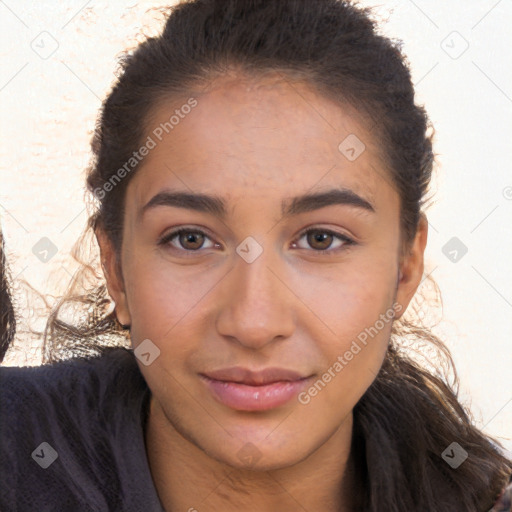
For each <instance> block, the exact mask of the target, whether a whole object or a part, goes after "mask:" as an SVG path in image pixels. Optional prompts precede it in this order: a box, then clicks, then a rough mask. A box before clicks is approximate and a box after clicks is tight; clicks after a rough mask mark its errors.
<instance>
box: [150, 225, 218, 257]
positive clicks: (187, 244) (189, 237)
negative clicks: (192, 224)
mask: <svg viewBox="0 0 512 512" xmlns="http://www.w3.org/2000/svg"><path fill="white" fill-rule="evenodd" d="M158 245H162V246H166V247H168V248H169V249H170V250H172V251H181V252H182V253H186V252H189V253H191V252H200V249H212V248H213V247H214V246H215V244H214V243H213V242H212V241H211V240H210V237H209V236H208V235H207V234H206V233H204V232H203V231H201V230H199V229H188V228H181V229H177V230H175V231H172V232H171V233H168V234H167V235H165V236H164V237H162V238H161V239H160V240H159V242H158Z"/></svg>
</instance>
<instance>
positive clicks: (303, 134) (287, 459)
mask: <svg viewBox="0 0 512 512" xmlns="http://www.w3.org/2000/svg"><path fill="white" fill-rule="evenodd" d="M195 101H197V104H195V103H194V102H193V101H191V102H189V105H190V104H195V106H193V108H190V109H189V108H181V105H185V104H187V98H185V100H184V101H183V102H182V103H179V102H178V103H176V101H174V102H169V103H168V104H166V103H161V104H160V105H159V106H158V108H157V109H156V110H155V111H154V113H153V115H152V116H151V120H150V122H149V126H150V129H149V131H148V133H147V135H148V136H150V137H151V138H152V140H153V141H154V143H155V145H154V147H153V148H152V149H150V150H149V151H148V154H147V155H146V156H145V157H144V159H143V162H142V166H141V168H140V169H139V170H138V171H137V174H136V175H135V176H134V177H133V179H132V180H131V182H130V184H129V186H128V188H127V192H126V210H125V217H124V234H123V244H122V250H121V267H122V276H123V281H121V280H119V279H116V278H115V277H114V278H112V277H111V278H110V279H109V290H110V292H111V294H112V295H113V297H114V300H115V301H116V308H117V314H118V317H119V319H120V321H121V322H122V323H127V324H130V325H131V337H132V340H133V346H134V348H137V347H139V345H140V347H141V348H140V349H139V351H137V350H136V354H138V356H139V366H140V369H141V371H142V373H143V374H144V377H145V379H146V381H147V383H148V385H149V387H150V388H151V391H152V395H153V400H154V401H155V403H157V404H158V407H160V408H161V410H162V411H163V412H164V413H165V416H166V418H167V420H168V421H169V425H170V426H172V427H173V428H175V429H176V430H177V431H178V432H179V433H180V434H181V435H183V437H185V438H186V439H188V440H189V441H191V442H192V443H194V444H195V445H196V446H197V447H199V448H200V449H201V450H202V451H203V452H206V453H208V454H209V455H211V456H212V457H214V458H215V459H217V460H220V461H223V462H226V463H228V464H231V465H233V466H243V465H244V464H245V463H246V461H247V460H249V459H250V462H251V464H252V466H251V467H255V466H256V467H257V466H260V467H262V468H270V467H280V466H287V465H291V464H294V463H296V462H298V461H300V460H303V459H304V458H305V457H307V456H308V455H310V454H312V453H314V452H315V450H317V449H318V448H319V447H320V446H322V445H323V444H324V443H325V442H326V441H327V440H328V439H329V438H330V437H331V436H333V434H334V433H335V432H336V431H337V430H338V429H339V428H340V426H341V425H343V424H344V421H345V420H346V419H347V418H351V412H352V409H353V407H354V406H355V404H356V403H357V401H358V400H359V399H360V398H361V396H362V395H363V393H364V392H365V391H366V389H367V388H368V386H369V385H370V384H371V383H372V381H373V380H374V379H375V377H376V375H377V373H378V371H379V368H380V366H381V364H382V362H383V358H384V355H385V352H386V348H387V345H388V340H389V336H390V330H391V324H392V316H393V311H394V310H396V311H398V312H399V314H401V312H403V310H404V309H405V307H406V306H407V303H408V301H409V300H410V298H411V296H412V294H413V293H414V290H415V288H416V286H417V284H418V281H419V279H420V276H421V272H422V253H423V249H424V243H425V233H423V235H422V237H420V238H421V239H418V240H419V241H418V240H416V241H415V242H414V243H413V245H412V247H411V251H410V253H408V254H409V256H408V257H406V258H405V259H401V257H400V255H401V254H402V251H401V249H402V247H401V242H400V231H399V226H400V219H399V210H400V208H399V206H400V205H399V196H398V193H397V192H396V190H395V189H394V187H393V185H392V183H391V180H390V178H389V176H388V174H387V173H386V171H385V170H384V168H383V165H382V162H381V161H379V159H378V157H377V154H376V150H375V148H374V145H373V141H372V140H371V138H370V135H369V134H368V133H367V131H365V130H364V129H363V126H362V125H361V124H360V123H359V122H358V119H357V117H356V115H355V114H354V113H353V112H349V111H348V110H347V109H344V108H342V107H340V106H339V105H337V104H336V103H333V102H331V101H329V100H327V99H325V98H324V97H322V96H319V95H318V94H316V93H315V92H313V90H312V89H310V88H308V87H307V86H306V85H301V84H298V83H293V84H291V83H288V82H286V81H282V80H279V79H277V78H275V77H274V78H267V79H260V80H258V81H250V80H245V79H242V78H237V77H234V78H233V77H232V78H223V79H221V80H218V81H217V82H215V84H214V85H212V87H211V88H210V89H209V90H208V92H206V93H203V94H201V95H198V96H195ZM176 109H178V110H179V112H178V113H176V112H175V111H176ZM173 114H176V115H178V114H179V115H178V117H179V121H178V122H176V119H177V118H175V119H173V122H172V129H170V128H169V126H171V125H169V124H168V125H167V131H168V132H169V133H166V130H162V125H161V123H166V122H169V119H170V117H171V116H172V115H173ZM159 127H160V129H158V128H159ZM155 130H156V131H155ZM155 134H158V135H159V136H158V137H157V136H156V135H155ZM356 137H357V138H356ZM160 139H161V140H160ZM340 144H341V146H340ZM362 144H364V147H363V145H362ZM149 146H153V144H151V143H150V144H149ZM178 229H183V230H184V233H182V234H179V233H178V234H174V233H175V232H176V230H178ZM418 236H419V235H418ZM100 241H101V240H100ZM102 249H103V252H104V253H106V254H108V250H107V249H105V245H104V244H102ZM109 261H113V258H110V260H109ZM111 268H113V267H111ZM111 274H112V273H111ZM148 340H149V341H148ZM270 368H272V369H278V370H276V371H268V372H267V374H265V375H255V374H251V373H250V372H260V371H262V370H267V369H270ZM221 370H225V372H222V371H221ZM286 371H288V372H294V373H293V374H286ZM208 376H209V377H210V378H208ZM235 382H237V383H235ZM263 384H265V385H263ZM247 455H249V457H248V458H247V457H246V456H247Z"/></svg>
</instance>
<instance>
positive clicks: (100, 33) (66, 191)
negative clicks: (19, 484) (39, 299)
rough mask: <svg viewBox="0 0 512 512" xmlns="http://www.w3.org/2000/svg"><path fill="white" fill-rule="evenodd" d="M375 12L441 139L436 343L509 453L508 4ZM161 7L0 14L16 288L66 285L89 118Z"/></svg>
mask: <svg viewBox="0 0 512 512" xmlns="http://www.w3.org/2000/svg"><path fill="white" fill-rule="evenodd" d="M362 3H363V4H364V5H373V2H368V1H365V2H362ZM375 3H377V2H375ZM378 4H379V5H380V6H381V7H380V8H379V9H378V10H377V12H378V13H380V15H381V16H383V17H384V18H387V19H388V22H387V24H385V25H383V28H382V30H383V31H384V32H385V33H387V34H388V35H391V36H392V37H397V38H400V39H402V40H403V41H404V51H405V53H406V54H407V55H408V57H409V60H410V63H411V68H412V72H413V78H414V81H415V83H416V89H417V96H418V101H419V102H420V103H424V104H425V105H426V107H427V110H428V112H429V114H430V117H431V119H432V121H433V123H434V126H435V128H436V147H435V150H436V152H437V153H438V158H437V160H438V180H437V190H436V196H435V200H436V202H435V204H434V205H433V206H432V207H431V208H430V209H429V220H430V239H429V244H428V247H427V262H428V272H432V275H433V277H434V278H435V279H436V281H437V282H438V284H439V286H440V288H441V292H442V295H443V299H444V308H445V309H444V320H443V322H442V324H441V325H440V327H439V328H438V330H437V332H438V333H439V334H440V335H442V336H443V338H444V339H445V340H446V342H447V344H448V346H449V347H450V349H451V350H452V352H453V355H454V358H455V361H456V364H457V369H458V371H459V374H460V379H461V399H462V401H463V402H464V403H466V404H467V405H470V407H471V411H472V413H473V414H474V416H475V420H476V422H477V424H478V425H480V426H482V427H484V429H485V430H486V431H487V432H489V433H491V434H493V435H496V436H498V437H500V438H501V439H502V440H503V442H504V444H505V445H506V446H507V447H508V449H509V450H512V440H511V438H512V370H511V369H512V350H511V339H512V336H511V335H512V321H511V319H512V315H511V312H512V270H511V268H512V267H511V266H510V261H511V260H512V243H511V241H512V236H511V235H512V233H511V223H510V219H511V209H512V200H511V199H512V188H511V187H512V173H511V172H510V171H511V162H512V145H511V143H510V141H511V140H512V139H511V135H512V133H511V132H512V126H511V119H512V116H511V114H512V99H511V97H512V85H511V84H512V66H511V62H510V57H509V48H510V47H512V35H511V32H510V30H509V27H510V24H511V22H512V4H511V3H510V2H508V1H501V2H500V1H498V2H497V1H496V0H489V1H488V0H478V1H476V0H470V1H468V0H464V1H463V0H452V1H450V2H444V1H442V0H428V1H427V0H423V1H420V0H416V1H414V2H413V1H412V0H394V1H389V0H388V1H380V2H378ZM158 5H164V4H161V3H158V2H154V1H149V0H148V1H144V2H117V1H115V2H108V3H107V2H102V1H89V2H86V1H84V2H70V1H59V2H57V1H54V2H50V1H42V2H35V1H28V0H22V1H17V2H15V1H5V2H0V19H1V20H2V21H1V26H0V38H1V40H0V42H1V44H0V48H1V50H0V51H1V55H0V58H1V61H2V66H1V70H0V101H1V107H2V120H1V125H0V126H1V128H0V129H1V132H0V135H1V154H0V170H1V181H0V216H1V225H2V228H3V230H4V233H5V238H6V243H7V248H8V256H9V261H10V264H11V270H12V274H13V276H14V277H15V279H16V283H19V282H20V279H21V278H24V279H26V280H27V281H28V282H29V283H30V284H32V285H33V286H34V287H35V288H36V289H38V290H40V291H44V292H45V293H48V294H51V293H54V294H55V293H58V292H59V291H62V285H63V284H65V282H66V281H67V280H68V279H69V277H70V274H72V272H73V271H74V266H73V264H72V262H71V261H70V259H69V255H68V253H69V250H70V248H71V246H72V244H73V242H74V241H75V240H76V238H77V237H78V235H79V234H80V232H81V230H82V228H83V226H84V224H85V220H86V211H85V209H84V208H85V206H84V200H83V178H84V175H83V171H84V169H85V167H86V165H87V162H88V159H89V140H90V136H91V133H92V129H93V127H94V123H95V117H96V113H97V111H98V108H99V106H100V104H101V100H102V99H103V98H104V97H105V94H106V93H107V92H108V90H109V88H110V86H111V84H112V82H113V81H114V80H115V76H114V74H113V72H114V71H115V69H116V58H117V57H118V56H119V54H120V52H121V51H122V50H125V49H126V48H128V47H130V46H134V45H135V44H136V42H137V40H139V39H140V38H141V37H143V36H142V32H144V33H146V34H151V33H152V32H154V31H157V30H158V28H159V26H160V22H159V14H158V11H155V10H150V8H152V7H155V6H158ZM466 47H467V48H466ZM43 237H48V238H49V239H50V240H51V241H52V243H53V244H55V246H56V248H57V250H58V252H57V253H56V254H55V256H53V257H52V258H51V259H50V260H49V261H48V262H47V263H42V262H41V261H39V259H38V258H37V257H36V256H35V255H34V254H33V252H32V248H33V247H34V245H35V244H36V243H38V241H39V240H40V239H41V238H43ZM452 237H457V238H458V239H459V240H460V241H461V242H462V243H464V245H465V246H466V247H467V249H468V252H467V254H465V255H464V256H463V257H462V258H461V259H460V260H459V261H457V262H456V263H454V262H452V261H450V260H449V259H448V258H447V257H446V256H445V254H444V253H443V247H444V246H445V244H446V243H447V242H448V241H449V240H450V239H451V238H452ZM450 250H451V249H450ZM445 252H448V250H447V249H445ZM507 262H508V263H507ZM20 300H21V299H20ZM20 304H21V302H20ZM20 314H22V315H24V316H27V315H30V309H28V308H24V307H22V308H21V311H20ZM34 314H35V313H34ZM40 322H41V321H40V320H39V324H37V317H36V325H41V323H40ZM30 343H32V342H31V340H30V338H29V337H26V339H25V338H23V339H20V340H18V346H21V347H22V348H25V347H28V345H29V344H30ZM36 349H37V346H35V347H33V350H32V351H26V353H27V354H29V355H28V356H24V355H23V353H21V352H20V351H19V350H17V351H13V352H11V353H10V354H9V355H8V358H7V361H6V363H5V364H35V363H37V361H38V354H37V350H36ZM507 438H508V439H507Z"/></svg>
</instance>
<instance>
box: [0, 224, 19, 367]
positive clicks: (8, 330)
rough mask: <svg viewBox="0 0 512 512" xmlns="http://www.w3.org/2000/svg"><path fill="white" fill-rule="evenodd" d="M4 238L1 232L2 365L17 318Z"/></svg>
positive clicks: (0, 312)
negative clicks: (12, 297) (11, 291)
mask: <svg viewBox="0 0 512 512" xmlns="http://www.w3.org/2000/svg"><path fill="white" fill-rule="evenodd" d="M8 281H9V276H8V271H7V261H6V257H5V253H4V237H3V235H2V231H0V363H1V362H2V361H3V359H4V356H5V353H6V352H7V349H8V348H9V346H10V345H11V344H12V341H13V340H14V333H15V331H16V318H15V315H14V308H13V305H12V301H11V294H10V287H9V282H8Z"/></svg>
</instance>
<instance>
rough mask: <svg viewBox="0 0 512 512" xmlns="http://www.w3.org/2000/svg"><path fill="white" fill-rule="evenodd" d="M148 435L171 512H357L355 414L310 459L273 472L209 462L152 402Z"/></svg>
mask: <svg viewBox="0 0 512 512" xmlns="http://www.w3.org/2000/svg"><path fill="white" fill-rule="evenodd" d="M145 435H146V448H147V454H148V461H149V466H150V469H151V473H152V476H153V481H154V483H155V487H156V490H157V492H158V494H159V497H160V500H161V502H162V505H163V506H164V508H165V510H166V511H167V512H177V511H185V510H186V511H190V512H193V511H194V510H196V511H207V510H222V511H223V512H232V511H233V512H234V511H237V512H239V511H240V510H250V511H254V512H259V511H261V512H263V511H268V510H282V511H288V510H289V511H295V510H307V511H308V512H315V511H319V512H320V511H322V512H330V511H333V512H334V511H336V512H353V511H354V510H356V498H357V496H356V494H357V493H356V491H355V490H356V489H357V488H358V485H359V484H358V477H357V475H356V472H355V466H354V461H353V459H352V457H351V438H352V413H351V414H349V415H348V416H347V417H346V418H345V420H344V422H343V423H342V424H341V425H340V427H339V428H338V430H337V431H336V432H335V433H334V434H333V435H332V436H331V437H330V438H328V439H327V440H326V441H325V442H324V443H323V444H322V445H321V446H320V447H319V448H318V449H317V450H316V451H315V452H313V453H311V454H310V455H309V456H308V457H306V458H305V459H303V460H302V461H300V462H298V463H296V464H293V465H291V466H288V467H282V468H278V469H273V470H269V471H253V470H247V469H239V468H234V467H232V466H229V465H227V464H225V463H223V462H221V461H218V460H216V459H213V458H212V457H210V456H208V455H207V454H206V453H205V452H204V451H203V450H201V449H200V448H199V447H198V446H197V445H196V444H194V443H193V442H191V441H190V440H188V439H185V438H184V437H183V436H182V435H181V434H180V433H179V432H178V431H177V430H176V429H175V428H174V427H173V425H172V423H171V422H170V421H169V420H168V419H167V417H166V416H165V413H164V412H163V410H162V409H161V407H160V406H159V404H158V402H157V401H156V400H154V398H153V397H152V398H151V405H150V412H149V417H148V422H147V426H146V433H145Z"/></svg>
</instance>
